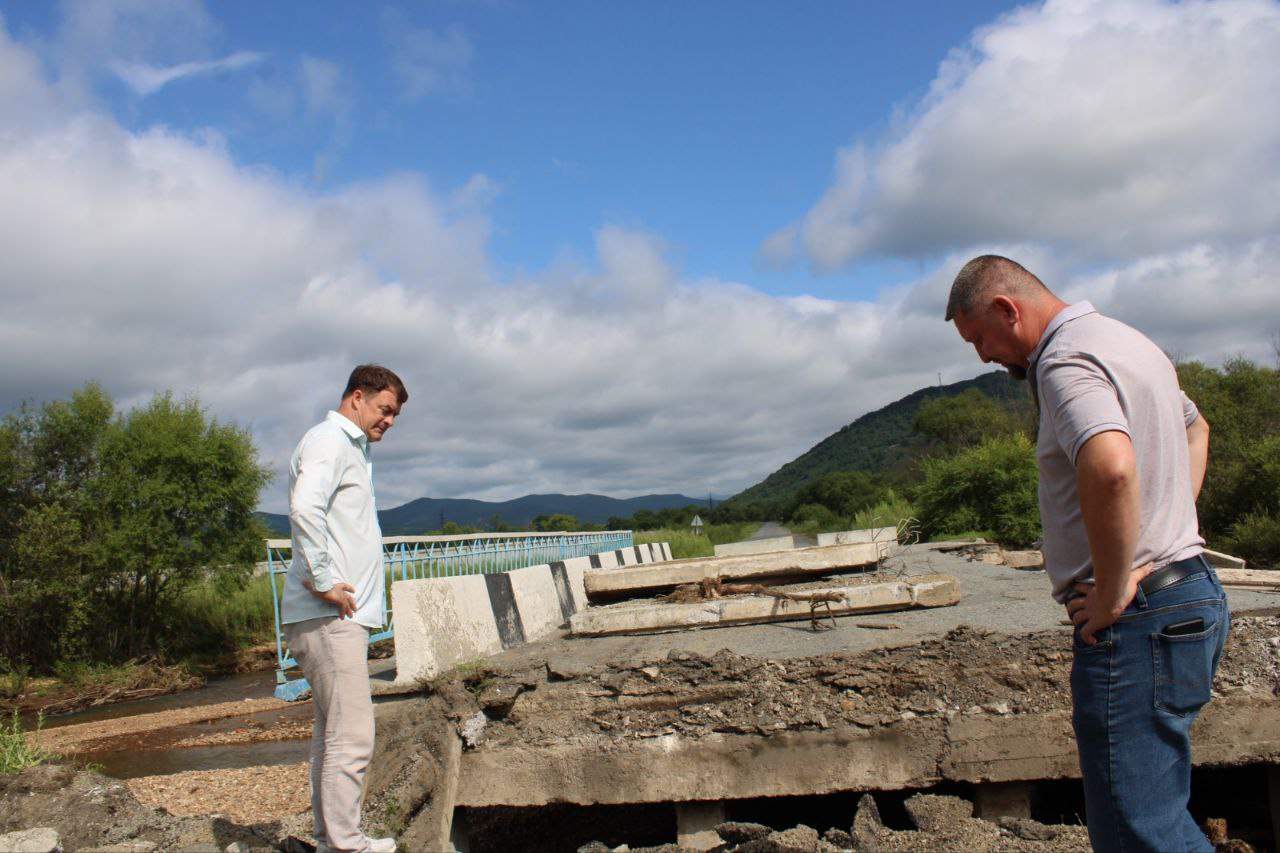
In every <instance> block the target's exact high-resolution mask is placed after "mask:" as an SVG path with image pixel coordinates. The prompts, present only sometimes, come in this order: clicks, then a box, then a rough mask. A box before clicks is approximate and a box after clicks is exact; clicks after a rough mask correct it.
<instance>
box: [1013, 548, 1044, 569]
mask: <svg viewBox="0 0 1280 853" xmlns="http://www.w3.org/2000/svg"><path fill="white" fill-rule="evenodd" d="M1004 564H1005V565H1006V566H1008V567H1009V568H1011V569H1024V570H1026V571H1038V570H1040V569H1043V568H1044V554H1042V553H1041V552H1039V551H1005V552H1004Z"/></svg>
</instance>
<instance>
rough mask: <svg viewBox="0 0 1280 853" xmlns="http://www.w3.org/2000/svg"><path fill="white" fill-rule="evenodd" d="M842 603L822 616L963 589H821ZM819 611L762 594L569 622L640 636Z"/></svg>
mask: <svg viewBox="0 0 1280 853" xmlns="http://www.w3.org/2000/svg"><path fill="white" fill-rule="evenodd" d="M819 591H822V592H829V593H832V594H834V595H838V596H841V597H842V598H843V600H842V601H832V602H829V606H830V610H828V609H827V605H823V606H822V607H820V608H819V609H818V610H817V611H816V614H817V616H818V617H819V618H822V617H825V616H826V615H827V614H828V613H830V615H832V616H841V615H847V614H850V613H876V612H884V611H887V610H907V609H910V608H913V607H943V606H947V605H951V604H955V603H956V602H957V601H959V600H960V587H959V584H958V583H957V582H956V579H955V578H954V577H951V576H949V575H942V574H933V575H922V576H916V577H908V578H902V579H898V580H892V581H885V582H882V583H870V584H859V585H850V584H832V585H830V586H824V587H822V589H821V590H818V589H806V590H804V592H806V593H814V592H819ZM814 613H815V611H814V610H813V609H812V608H811V606H810V604H809V603H808V602H804V601H788V600H786V599H782V598H774V597H769V596H761V595H746V596H734V597H732V598H718V599H711V600H708V601H702V602H697V603H692V604H680V603H666V602H663V603H657V604H655V603H652V602H649V601H646V602H645V603H643V604H636V605H631V606H625V605H614V606H612V607H593V608H589V609H587V610H584V611H582V612H581V613H576V614H574V616H573V618H571V619H570V620H569V630H570V633H571V634H573V636H575V637H584V636H604V635H609V634H638V633H646V632H650V631H681V630H689V629H696V628H713V627H717V626H723V625H735V624H747V623H756V622H787V621H794V620H797V619H805V620H808V619H811V618H812V617H813V614H814Z"/></svg>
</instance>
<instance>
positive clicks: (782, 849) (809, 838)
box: [766, 823, 819, 853]
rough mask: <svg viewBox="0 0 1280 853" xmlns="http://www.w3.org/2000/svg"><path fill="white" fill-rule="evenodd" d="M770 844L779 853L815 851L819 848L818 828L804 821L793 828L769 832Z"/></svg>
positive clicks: (808, 852) (811, 852) (809, 852)
mask: <svg viewBox="0 0 1280 853" xmlns="http://www.w3.org/2000/svg"><path fill="white" fill-rule="evenodd" d="M766 840H767V841H768V842H769V843H770V844H772V845H773V846H774V849H775V850H777V851H778V853H813V851H815V850H817V849H818V840H819V838H818V830H816V829H814V828H813V827H809V826H805V825H804V824H803V823H802V824H800V825H799V826H795V827H792V828H791V829H784V830H782V831H780V832H771V833H769V837H768V839H766Z"/></svg>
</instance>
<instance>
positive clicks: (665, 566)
mask: <svg viewBox="0 0 1280 853" xmlns="http://www.w3.org/2000/svg"><path fill="white" fill-rule="evenodd" d="M896 548H897V543H892V544H890V543H887V542H862V543H857V544H854V545H831V546H827V547H823V548H802V549H799V550H796V551H781V552H778V553H774V554H753V555H749V556H742V557H699V558H696V559H691V560H674V561H672V562H669V563H657V564H653V565H647V566H636V567H627V568H618V569H600V570H593V571H588V572H587V573H586V575H585V577H584V578H583V581H584V583H585V584H586V589H587V595H588V596H589V597H590V598H591V599H592V600H600V599H602V598H610V597H614V598H616V597H619V596H624V595H639V594H646V593H655V592H662V591H664V590H667V589H671V588H672V587H676V586H679V585H681V584H686V583H696V582H697V581H700V580H703V579H704V578H716V577H719V578H723V579H725V580H744V579H751V580H756V581H767V580H769V579H771V578H784V577H797V576H805V575H824V574H832V573H834V572H837V571H840V570H842V569H857V568H861V567H864V566H869V565H873V564H875V563H876V562H878V561H879V560H881V559H883V558H885V557H887V556H889V555H890V554H892V553H893V552H894V551H895V550H896Z"/></svg>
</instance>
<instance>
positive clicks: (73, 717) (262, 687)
mask: <svg viewBox="0 0 1280 853" xmlns="http://www.w3.org/2000/svg"><path fill="white" fill-rule="evenodd" d="M275 686H276V683H275V672H274V671H273V670H263V671H260V672H246V673H242V674H240V675H230V676H227V677H226V678H217V679H210V680H209V681H208V682H207V683H206V684H205V686H204V687H201V688H199V689H196V690H184V691H182V692H181V693H170V694H168V695H167V696H152V697H150V698H147V699H135V700H134V701H132V702H120V703H117V704H115V705H103V706H102V707H100V708H86V709H85V710H83V711H72V712H71V713H70V714H59V715H57V716H56V717H45V718H44V727H45V728H46V729H54V728H57V727H59V726H69V725H73V724H75V723H92V722H95V721H97V720H114V719H117V718H119V717H132V716H133V715H135V714H153V713H155V712H157V711H171V710H174V709H176V708H192V707H195V706H197V705H213V704H216V703H218V702H231V701H235V700H238V699H266V698H268V697H270V696H271V693H272V691H273V690H275Z"/></svg>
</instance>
